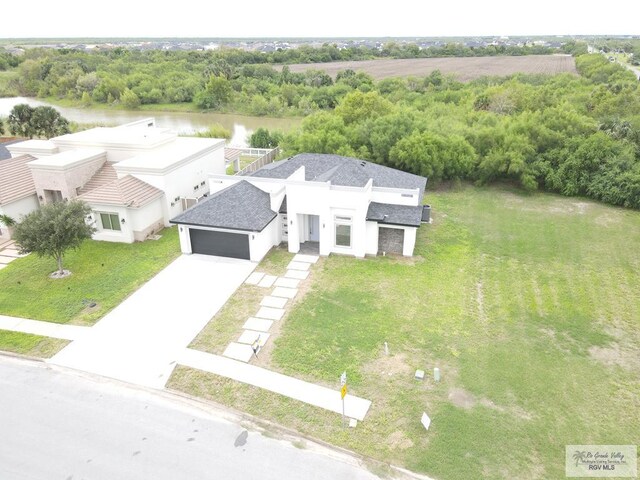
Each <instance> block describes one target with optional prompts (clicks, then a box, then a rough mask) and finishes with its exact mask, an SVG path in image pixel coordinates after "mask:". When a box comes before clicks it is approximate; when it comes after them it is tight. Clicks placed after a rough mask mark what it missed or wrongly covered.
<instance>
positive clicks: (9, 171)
mask: <svg viewBox="0 0 640 480" xmlns="http://www.w3.org/2000/svg"><path fill="white" fill-rule="evenodd" d="M33 160H35V158H34V157H32V156H31V155H20V156H18V157H15V158H7V159H3V160H0V215H7V216H9V217H11V218H12V219H14V220H19V219H20V217H22V216H23V215H26V214H28V213H30V212H32V211H34V210H35V209H36V208H38V206H39V203H38V196H37V195H36V186H35V184H34V182H33V177H32V176H31V170H30V169H29V166H28V164H29V162H31V161H33ZM9 238H10V232H9V229H8V228H7V227H6V226H5V225H2V224H0V242H1V241H2V240H8V239H9Z"/></svg>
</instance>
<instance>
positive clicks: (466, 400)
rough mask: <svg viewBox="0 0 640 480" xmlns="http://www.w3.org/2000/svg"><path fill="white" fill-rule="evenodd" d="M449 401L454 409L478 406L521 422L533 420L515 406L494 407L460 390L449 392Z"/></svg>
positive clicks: (489, 401) (454, 389) (482, 399)
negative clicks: (515, 418)
mask: <svg viewBox="0 0 640 480" xmlns="http://www.w3.org/2000/svg"><path fill="white" fill-rule="evenodd" d="M449 400H450V401H451V403H453V404H454V405H455V406H456V407H460V408H464V409H465V410H469V409H471V408H473V407H475V406H476V405H477V404H479V405H482V406H483V407H486V408H490V409H492V410H496V411H498V412H501V413H506V414H509V415H513V416H514V417H517V418H520V419H522V420H531V419H532V418H533V417H532V415H531V414H530V413H529V412H527V411H526V410H524V409H523V408H521V407H519V406H517V405H513V406H510V407H503V406H501V405H496V404H495V403H494V402H492V401H491V400H489V399H488V398H476V397H475V396H474V395H472V394H471V393H469V392H467V391H466V390H464V389H462V388H453V389H451V390H449Z"/></svg>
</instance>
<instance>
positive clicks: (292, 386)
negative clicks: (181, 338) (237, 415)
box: [178, 343, 371, 421]
mask: <svg viewBox="0 0 640 480" xmlns="http://www.w3.org/2000/svg"><path fill="white" fill-rule="evenodd" d="M232 345H239V344H237V343H234V344H232ZM240 346H241V347H246V349H248V350H249V354H250V355H249V357H248V358H251V355H253V351H252V350H251V347H250V346H248V345H240ZM230 347H231V345H230V346H229V348H230ZM234 348H235V347H234ZM227 350H229V349H227ZM243 351H245V350H243ZM226 353H227V352H226V351H225V356H229V355H227V354H226ZM178 363H179V364H181V365H184V366H187V367H191V368H196V369H198V370H203V371H205V372H210V373H213V374H216V375H220V376H221V377H225V378H230V379H232V380H236V381H238V382H242V383H246V384H248V385H253V386H256V387H260V388H264V389H265V390H269V391H270V392H275V393H279V394H280V395H284V396H285V397H289V398H293V399H295V400H299V401H301V402H304V403H308V404H309V405H314V406H316V407H320V408H324V409H325V410H329V411H331V412H334V413H337V414H340V415H341V414H342V400H341V398H340V389H339V388H338V387H336V389H335V390H333V389H330V388H327V387H322V386H320V385H316V384H314V383H309V382H305V381H303V380H298V379H297V378H293V377H289V376H287V375H283V374H281V373H277V372H272V371H271V370H267V369H265V368H260V367H256V366H255V365H249V364H247V363H242V362H238V361H235V360H232V359H231V358H224V357H221V356H218V355H212V354H210V353H205V352H199V351H197V350H192V349H189V348H186V349H184V350H183V351H182V354H180V355H179V358H178ZM370 406H371V401H370V400H366V399H364V398H360V397H356V396H354V395H351V394H347V396H346V397H345V399H344V411H345V415H346V416H347V417H349V418H355V419H357V420H360V421H362V420H364V417H365V415H366V414H367V412H368V411H369V407H370Z"/></svg>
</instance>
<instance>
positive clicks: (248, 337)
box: [238, 330, 271, 347]
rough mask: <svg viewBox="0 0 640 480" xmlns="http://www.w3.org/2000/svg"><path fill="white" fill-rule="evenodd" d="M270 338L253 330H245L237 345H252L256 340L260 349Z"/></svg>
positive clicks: (266, 334)
mask: <svg viewBox="0 0 640 480" xmlns="http://www.w3.org/2000/svg"><path fill="white" fill-rule="evenodd" d="M270 336H271V335H269V334H268V333H264V332H256V331H254V330H245V331H244V332H242V335H240V338H239V339H238V343H244V344H246V345H253V342H255V341H256V340H257V341H258V345H260V347H264V344H265V343H267V340H269V337H270Z"/></svg>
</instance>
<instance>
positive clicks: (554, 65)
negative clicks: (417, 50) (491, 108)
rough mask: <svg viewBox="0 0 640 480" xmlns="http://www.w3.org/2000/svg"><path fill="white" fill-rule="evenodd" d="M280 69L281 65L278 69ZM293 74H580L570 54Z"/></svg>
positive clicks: (356, 65)
mask: <svg viewBox="0 0 640 480" xmlns="http://www.w3.org/2000/svg"><path fill="white" fill-rule="evenodd" d="M276 68H277V69H281V68H282V66H281V65H278V66H276ZM289 69H290V70H291V71H292V72H295V73H300V72H305V71H307V70H309V69H313V70H322V71H324V72H326V73H327V74H329V75H331V76H332V77H333V78H335V77H336V75H337V74H338V72H340V71H343V70H346V69H352V70H355V71H357V72H365V73H367V74H369V75H371V76H372V77H373V78H374V79H376V80H381V79H384V78H391V77H407V76H418V77H421V76H426V75H429V74H430V73H431V72H433V71H434V70H440V72H442V73H443V74H444V75H454V76H455V77H456V78H457V79H458V80H459V81H461V82H467V81H470V80H474V79H476V78H480V77H484V76H487V75H499V76H504V75H511V74H514V73H534V74H548V75H554V74H557V73H562V72H569V73H573V74H576V75H577V73H578V72H577V70H576V65H575V60H574V59H573V57H571V56H570V55H526V56H523V57H507V56H505V57H458V58H452V57H448V58H410V59H382V60H361V61H352V62H326V63H302V64H294V65H289Z"/></svg>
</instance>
